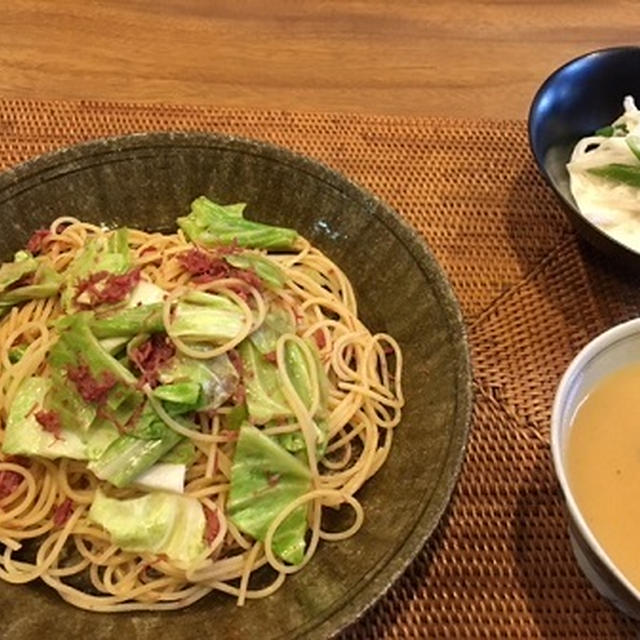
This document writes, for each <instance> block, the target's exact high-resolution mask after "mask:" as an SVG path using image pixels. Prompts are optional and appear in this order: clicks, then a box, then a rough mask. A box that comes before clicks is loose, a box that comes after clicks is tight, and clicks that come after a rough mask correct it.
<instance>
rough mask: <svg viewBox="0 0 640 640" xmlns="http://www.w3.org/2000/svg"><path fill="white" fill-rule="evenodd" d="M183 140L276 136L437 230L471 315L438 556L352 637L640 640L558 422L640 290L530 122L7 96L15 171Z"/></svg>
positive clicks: (3, 133) (7, 161) (434, 234)
mask: <svg viewBox="0 0 640 640" xmlns="http://www.w3.org/2000/svg"><path fill="white" fill-rule="evenodd" d="M166 129H171V130H200V131H219V132H225V133H233V134H239V135H242V136H246V137H251V138H258V139H263V140H268V141H271V142H275V143H277V144H280V145H284V146H286V147H289V148H291V149H294V150H299V151H302V152H304V153H306V154H308V155H310V156H313V157H315V158H318V159H320V160H321V161H323V162H325V163H326V164H328V165H330V166H332V167H333V168H335V169H338V170H340V171H342V172H344V173H345V174H346V175H347V176H349V177H350V178H352V179H353V180H355V181H356V182H358V183H360V184H362V185H364V186H366V187H368V188H369V189H371V190H372V191H373V192H375V193H376V194H378V195H379V196H380V197H381V198H383V199H385V200H386V201H387V202H389V203H390V204H391V205H392V206H393V207H395V208H396V209H397V210H398V211H399V212H400V213H401V214H403V215H404V216H405V218H406V219H407V220H408V221H409V222H410V223H411V224H412V225H414V226H415V227H416V228H417V229H419V230H420V231H421V232H422V234H423V235H424V237H425V238H426V240H427V242H428V244H429V245H430V246H431V248H432V250H433V252H434V253H435V254H436V256H437V258H438V259H439V261H440V262H441V264H442V265H443V267H444V269H445V270H446V272H447V273H448V274H449V277H450V278H451V281H452V283H453V285H454V288H455V290H456V292H457V295H458V298H459V300H460V303H461V305H462V308H463V312H464V315H465V318H466V321H467V325H468V328H469V338H470V343H471V349H472V357H473V361H474V371H475V386H476V399H475V410H474V418H473V426H472V432H471V436H470V442H469V448H468V453H467V457H466V462H465V465H464V469H463V473H462V476H461V478H460V481H459V483H458V485H457V488H456V491H455V494H454V498H453V500H452V503H451V505H450V508H449V509H448V511H447V514H446V516H445V518H444V520H443V522H442V523H441V525H440V526H439V528H438V530H437V532H436V534H435V535H434V536H433V538H432V539H431V540H430V541H429V543H428V544H427V546H426V547H425V549H424V550H423V551H422V553H421V554H420V555H419V557H418V558H417V559H416V560H415V561H414V563H413V564H412V565H411V567H410V568H409V569H408V570H407V571H406V572H405V574H404V575H403V576H402V577H401V578H400V580H398V582H397V583H396V584H395V585H394V586H393V587H392V588H391V590H390V591H389V593H388V594H387V595H386V596H385V597H384V598H383V599H382V600H381V601H380V602H379V603H378V604H377V605H375V606H374V607H373V608H372V609H371V610H370V611H369V612H368V613H367V614H366V615H365V616H364V618H363V619H362V620H360V621H359V622H358V623H357V624H355V625H353V626H352V627H351V628H350V629H349V630H347V631H346V632H345V634H344V636H343V638H344V639H345V640H346V639H347V638H348V639H358V640H360V639H364V638H423V637H435V638H480V637H499V638H610V637H634V635H635V634H634V627H633V625H632V623H631V622H630V621H629V620H627V619H625V618H624V617H623V616H622V615H621V614H619V613H617V612H616V611H615V610H614V609H612V608H611V607H610V606H609V605H608V604H607V603H606V602H605V601H604V600H603V599H602V598H600V597H599V596H598V594H597V593H596V592H595V591H594V590H593V589H592V588H591V587H590V586H589V584H588V583H587V581H586V579H585V578H583V577H582V575H581V573H580V571H579V569H578V567H577V565H576V563H575V561H574V560H573V558H572V555H571V551H570V548H569V541H568V537H567V532H566V526H565V520H564V517H563V512H562V503H561V499H560V492H559V488H558V486H557V484H556V482H555V480H554V477H553V472H552V467H551V462H550V455H549V446H548V422H549V408H550V405H551V401H552V396H553V393H554V389H555V386H556V384H557V382H558V379H559V377H560V375H561V373H562V371H563V370H564V368H565V367H566V365H567V364H568V362H569V361H570V359H571V358H572V357H573V355H575V353H576V352H577V350H578V349H579V348H580V347H581V346H582V345H584V344H585V343H586V342H587V341H588V340H589V339H590V338H591V337H592V336H594V335H595V334H597V333H599V332H601V331H602V330H604V329H605V328H607V327H609V326H610V325H612V324H614V323H616V322H619V321H622V320H624V319H627V318H629V317H631V316H634V315H637V314H638V312H639V308H638V307H639V303H640V296H638V297H636V296H634V295H633V292H634V288H635V285H636V282H635V281H634V280H633V279H632V278H631V277H627V276H625V275H624V274H622V273H621V272H619V271H618V270H616V269H615V268H614V267H613V266H611V265H609V264H607V261H606V260H605V259H604V258H602V257H601V256H600V255H598V254H597V253H596V252H594V251H593V250H591V249H590V248H588V247H586V246H584V245H583V244H582V243H581V242H580V241H579V240H578V239H577V238H576V237H575V235H574V233H573V232H572V230H571V229H570V228H569V225H568V223H567V222H566V221H565V218H564V215H563V213H562V211H561V210H560V207H559V205H558V204H557V203H556V201H555V199H554V197H553V195H552V193H551V192H550V190H549V189H548V188H547V187H546V186H545V185H544V184H543V182H542V180H541V179H540V177H539V176H538V174H537V172H536V169H535V167H534V164H533V161H532V158H531V156H530V154H529V150H528V146H527V139H526V131H525V125H524V123H522V122H475V121H460V120H439V119H394V118H389V117H362V116H355V115H335V114H333V115H322V114H298V113H281V112H250V113H248V112H242V111H231V110H217V109H208V108H197V107H176V106H160V105H129V104H105V103H93V102H91V103H80V104H67V103H44V102H16V101H13V102H0V165H1V166H2V167H6V166H8V165H11V164H14V163H17V162H19V161H22V160H24V159H26V158H28V157H29V156H33V155H35V154H39V153H42V152H44V151H48V150H52V149H54V148H56V147H59V146H61V145H66V144H69V143H72V142H76V141H79V140H84V139H89V138H95V137H102V136H109V135H116V134H123V133H129V132H134V131H148V130H166Z"/></svg>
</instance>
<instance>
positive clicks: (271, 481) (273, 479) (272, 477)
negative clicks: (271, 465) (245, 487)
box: [267, 473, 280, 487]
mask: <svg viewBox="0 0 640 640" xmlns="http://www.w3.org/2000/svg"><path fill="white" fill-rule="evenodd" d="M279 482H280V474H279V473H267V484H268V485H269V486H270V487H277V486H278V483H279Z"/></svg>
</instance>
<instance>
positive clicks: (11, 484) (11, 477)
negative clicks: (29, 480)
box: [0, 469, 22, 500]
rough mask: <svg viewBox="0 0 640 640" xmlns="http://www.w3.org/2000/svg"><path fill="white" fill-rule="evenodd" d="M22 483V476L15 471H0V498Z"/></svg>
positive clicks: (9, 493) (8, 494)
mask: <svg viewBox="0 0 640 640" xmlns="http://www.w3.org/2000/svg"><path fill="white" fill-rule="evenodd" d="M21 483H22V476H21V475H20V474H19V473H16V472H15V471H9V470H8V469H5V470H4V471H0V500H2V499H3V498H6V497H7V496H10V495H11V494H12V493H13V492H14V491H15V490H16V489H17V488H18V487H19V486H20V484H21Z"/></svg>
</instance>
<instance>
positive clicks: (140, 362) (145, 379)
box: [131, 333, 176, 387]
mask: <svg viewBox="0 0 640 640" xmlns="http://www.w3.org/2000/svg"><path fill="white" fill-rule="evenodd" d="M175 353H176V348H175V345H174V344H173V342H172V341H171V340H170V339H169V337H168V336H167V335H166V334H163V333H155V334H154V335H152V336H151V338H149V340H147V341H146V342H143V343H142V344H141V345H140V346H139V347H136V348H135V349H132V350H131V360H133V362H134V364H135V365H136V367H138V369H139V370H140V373H142V383H143V384H144V383H148V384H150V385H151V386H152V387H154V386H155V385H156V384H157V383H158V374H159V373H160V369H161V368H162V367H163V365H164V364H166V363H167V362H168V361H169V360H170V359H171V358H173V356H174V355H175Z"/></svg>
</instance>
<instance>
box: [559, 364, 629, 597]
mask: <svg viewBox="0 0 640 640" xmlns="http://www.w3.org/2000/svg"><path fill="white" fill-rule="evenodd" d="M567 463H568V467H567V473H568V478H569V484H570V486H571V491H572V493H573V496H574V498H575V500H576V502H577V504H578V508H579V509H580V511H581V512H582V514H583V516H584V518H585V520H586V521H587V524H588V525H589V528H590V529H591V531H592V532H593V534H594V536H595V537H596V538H597V539H598V541H599V542H600V544H601V546H602V548H603V549H604V550H605V552H606V553H607V555H608V556H609V558H611V560H612V561H613V562H614V564H615V565H616V566H617V567H618V568H619V569H620V571H622V573H623V574H624V575H625V576H626V577H627V578H628V579H629V580H630V581H631V583H632V584H633V585H634V586H635V587H636V588H639V589H640V545H639V543H638V541H639V540H640V535H639V534H640V364H634V365H631V366H629V367H626V368H624V369H621V370H620V371H617V372H615V373H613V374H612V375H610V376H609V377H607V378H605V379H604V380H602V381H601V382H600V383H599V384H598V385H597V386H596V387H595V389H594V390H593V391H592V392H591V393H590V394H589V395H588V396H587V398H586V399H585V400H584V401H583V403H582V404H581V405H580V407H579V408H578V410H577V412H576V415H575V416H574V419H573V425H572V428H571V431H570V434H569V443H568V447H567Z"/></svg>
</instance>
